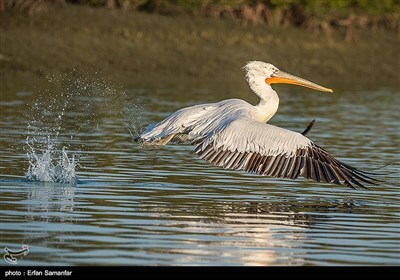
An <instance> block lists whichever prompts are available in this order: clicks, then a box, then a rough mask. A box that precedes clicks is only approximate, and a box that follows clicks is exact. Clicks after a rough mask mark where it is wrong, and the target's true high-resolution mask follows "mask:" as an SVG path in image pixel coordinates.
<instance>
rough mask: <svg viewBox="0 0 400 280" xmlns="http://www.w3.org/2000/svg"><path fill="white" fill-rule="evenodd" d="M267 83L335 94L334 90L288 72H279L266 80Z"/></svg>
mask: <svg viewBox="0 0 400 280" xmlns="http://www.w3.org/2000/svg"><path fill="white" fill-rule="evenodd" d="M265 82H266V83H267V84H268V85H270V84H291V85H297V86H303V87H308V88H311V89H315V90H319V91H325V92H333V90H332V89H330V88H326V87H323V86H320V85H317V84H314V83H313V82H310V81H307V80H305V79H302V78H299V77H296V76H294V75H291V74H289V73H286V72H283V71H280V70H279V71H278V72H276V73H274V74H272V75H271V77H269V78H266V79H265Z"/></svg>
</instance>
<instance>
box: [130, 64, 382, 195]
mask: <svg viewBox="0 0 400 280" xmlns="http://www.w3.org/2000/svg"><path fill="white" fill-rule="evenodd" d="M244 70H245V72H246V80H247V82H248V83H249V86H250V89H251V90H252V91H253V92H254V93H255V94H257V96H258V97H259V98H260V102H259V103H258V105H256V106H253V105H251V104H249V103H247V102H246V101H243V100H240V99H228V100H223V101H221V102H217V103H209V104H202V105H195V106H191V107H187V108H183V109H181V110H178V111H177V112H175V113H172V114H171V115H169V116H168V117H167V118H165V119H164V120H162V121H161V122H159V123H157V124H150V125H149V126H147V127H146V129H145V130H144V132H143V133H142V134H140V135H139V136H138V137H136V138H135V141H136V142H140V143H141V145H142V146H156V147H157V146H159V147H161V146H164V145H166V144H167V143H168V142H175V143H182V142H187V141H188V142H190V143H191V144H192V145H194V146H195V150H194V151H195V153H196V154H197V155H198V156H199V157H200V158H201V159H205V160H206V161H208V162H209V163H211V164H214V165H218V166H222V167H223V168H227V169H235V170H244V171H246V172H251V173H257V174H259V175H266V176H273V177H279V178H290V179H296V178H297V177H299V176H302V177H304V178H307V179H312V180H314V181H317V182H327V183H334V184H338V185H346V186H348V187H351V188H355V187H361V188H366V187H365V186H364V184H365V183H369V184H375V183H374V181H378V180H376V179H373V178H371V177H369V176H368V175H370V174H373V173H370V172H365V171H361V170H358V169H356V168H353V167H351V166H349V165H347V164H345V163H343V162H341V161H339V160H337V159H335V158H334V157H333V156H331V155H330V154H328V152H327V151H326V150H324V149H323V148H321V147H319V146H318V145H316V144H315V143H314V142H312V141H311V140H310V139H308V138H307V137H305V134H307V132H308V131H309V129H310V128H311V126H312V125H313V122H312V123H311V124H310V125H309V126H308V127H307V129H306V130H305V131H304V132H303V133H298V132H293V131H290V130H287V129H283V128H280V127H276V126H273V125H270V124H266V122H267V121H268V120H270V119H271V118H272V116H273V115H274V114H275V113H276V111H277V110H278V105H279V97H278V94H277V93H276V91H275V90H273V89H272V87H271V85H272V84H274V83H285V84H294V85H299V86H304V87H308V88H311V89H315V90H319V91H324V92H333V91H332V90H331V89H329V88H325V87H322V86H319V85H317V84H314V83H312V82H310V81H307V80H305V79H302V78H299V77H296V76H294V75H291V74H288V73H286V72H283V71H281V70H279V69H278V68H276V67H275V66H274V65H272V64H270V63H265V62H262V61H250V62H248V63H247V64H246V65H245V66H244ZM367 174H368V175H367Z"/></svg>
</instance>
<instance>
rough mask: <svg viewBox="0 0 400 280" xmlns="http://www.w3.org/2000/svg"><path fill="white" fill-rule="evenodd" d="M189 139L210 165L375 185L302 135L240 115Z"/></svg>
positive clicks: (362, 173)
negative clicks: (218, 127) (222, 125)
mask: <svg viewBox="0 0 400 280" xmlns="http://www.w3.org/2000/svg"><path fill="white" fill-rule="evenodd" d="M189 138H192V144H193V145H195V153H196V154H198V156H199V157H200V158H202V159H205V160H206V161H208V162H209V163H211V164H214V165H218V166H222V167H223V168H227V169H235V170H244V171H247V172H251V173H257V174H259V175H267V176H273V177H279V178H290V179H296V178H297V177H298V176H302V177H304V178H307V179H312V180H314V181H317V182H327V183H334V184H339V185H346V186H348V187H351V188H355V186H358V187H362V188H365V186H364V183H369V184H375V183H374V182H373V181H376V180H375V179H373V178H371V177H369V176H367V174H368V173H367V172H363V171H360V170H358V169H356V168H353V167H351V166H349V165H347V164H345V163H343V162H340V161H339V160H337V159H335V158H334V157H333V156H331V155H330V154H328V152H327V151H325V150H324V149H322V148H321V147H319V146H317V145H316V144H314V143H313V142H312V141H311V140H309V139H308V138H307V137H305V136H304V135H302V134H300V133H297V132H293V131H290V130H286V129H283V128H279V127H276V126H273V125H269V124H264V123H260V122H257V121H255V120H252V119H251V118H248V117H244V116H241V117H239V118H233V119H231V121H230V122H229V123H228V124H225V125H224V128H223V129H222V130H218V131H217V132H215V133H212V132H210V131H208V133H206V134H197V135H196V137H193V136H192V137H190V133H189Z"/></svg>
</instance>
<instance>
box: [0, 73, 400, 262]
mask: <svg viewBox="0 0 400 280" xmlns="http://www.w3.org/2000/svg"><path fill="white" fill-rule="evenodd" d="M54 84H56V85H54ZM276 89H277V91H278V92H279V93H280V97H281V102H280V109H279V111H278V113H277V115H276V116H275V117H274V118H273V119H272V120H271V123H272V124H275V125H278V126H282V127H285V128H288V129H292V130H295V131H303V129H304V128H305V127H306V126H307V125H308V123H309V122H310V121H311V120H312V119H316V124H315V125H314V128H313V129H312V130H311V132H310V134H309V135H308V137H310V138H311V139H312V140H314V141H315V142H316V143H317V144H319V145H321V146H322V147H324V148H326V149H327V150H328V151H330V152H331V153H332V154H334V155H335V156H337V157H338V158H339V159H341V160H343V161H345V162H348V163H350V164H353V165H355V166H357V167H359V168H360V169H364V170H374V169H377V170H378V172H383V173H385V174H387V175H383V176H380V177H379V178H380V179H383V180H384V181H385V183H384V184H381V185H377V186H371V187H370V189H369V190H352V189H348V188H346V187H342V186H336V185H329V184H319V183H314V182H311V181H307V180H303V179H300V178H299V179H298V180H296V181H291V180H282V179H275V178H267V177H260V176H256V175H252V174H246V173H244V172H241V171H228V170H223V169H221V168H219V167H214V166H210V165H209V164H208V163H206V162H204V161H202V160H200V159H197V158H196V156H195V155H194V154H193V152H192V147H191V146H180V145H171V146H167V147H165V148H163V149H161V150H155V149H151V150H146V149H143V148H140V147H139V146H138V145H137V144H136V143H133V141H132V136H131V134H130V132H129V131H132V133H133V134H135V131H139V130H140V128H141V127H143V126H144V125H145V124H147V123H150V122H155V121H159V120H161V119H162V118H163V117H165V116H166V115H167V114H169V113H171V112H173V111H175V110H177V109H179V108H181V107H184V106H188V105H192V104H199V103H205V102H215V101H219V100H222V99H226V98H242V99H246V100H255V99H254V98H253V97H252V96H251V95H252V94H251V93H250V92H249V91H247V90H246V89H245V88H243V89H241V90H236V91H228V90H225V91H224V90H220V89H213V88H203V89H193V88H168V89H162V90H149V89H132V90H128V91H125V92H123V91H121V90H118V89H115V88H113V87H112V86H109V85H107V83H100V82H96V83H92V82H90V81H82V82H80V83H75V84H74V83H72V85H71V83H70V84H69V85H68V83H67V84H65V83H53V85H52V86H51V87H50V88H49V89H48V90H47V91H42V92H39V93H38V92H24V91H21V92H16V93H7V94H6V93H2V97H1V103H0V116H1V119H0V124H1V132H0V151H1V158H0V199H1V209H0V210H1V228H0V232H1V240H0V241H1V242H0V249H1V250H2V251H3V248H4V247H8V248H9V249H13V250H19V249H21V247H22V246H23V245H28V246H29V253H28V254H27V255H26V256H23V257H17V258H18V265H400V211H399V210H400V197H399V194H400V193H399V190H400V189H399V177H400V172H399V162H400V156H399V148H400V140H399V139H400V127H399V120H400V113H399V109H398V108H400V102H399V97H398V96H399V94H400V92H399V90H398V89H392V90H390V89H376V90H361V89H358V90H340V89H339V90H336V92H335V94H324V93H318V92H313V91H310V90H308V89H302V88H295V87H277V88H276ZM128 127H129V129H128ZM27 143H28V144H29V145H28V144H27ZM49 145H53V146H52V148H50V146H49ZM63 147H65V148H64V149H65V154H64V156H63V154H62V152H61V150H62V148H63ZM32 149H33V150H32ZM46 152H47V153H48V154H47V159H46V158H44V157H43V153H46ZM27 155H29V156H30V160H31V163H30V161H29V159H28V156H27ZM34 156H36V157H38V158H37V159H35V158H34ZM37 160H41V162H39V163H38V161H37ZM63 160H64V161H63ZM72 160H74V161H75V162H72ZM76 162H77V164H76ZM35 164H36V165H35ZM38 164H39V165H40V166H39V165H38ZM46 164H47V165H46ZM57 165H58V166H57ZM385 165H388V166H386V167H383V166H385ZM29 167H31V174H30V178H31V180H29V179H28V178H27V172H28V169H29ZM33 167H35V168H36V169H35V168H33ZM382 167H383V168H382ZM32 168H33V169H32ZM40 168H41V169H40ZM39 169H40V170H39ZM55 175H57V176H55ZM46 176H47V177H46ZM28 177H29V176H28ZM61 177H62V178H61ZM46 178H47V179H46ZM60 178H61V179H60ZM70 179H71V180H70ZM75 179H76V180H77V182H74V180H75ZM44 181H47V182H44ZM54 181H60V182H54ZM68 181H71V182H70V183H68ZM3 253H4V251H3ZM0 264H1V265H7V263H6V262H5V261H4V259H3V258H1V260H0Z"/></svg>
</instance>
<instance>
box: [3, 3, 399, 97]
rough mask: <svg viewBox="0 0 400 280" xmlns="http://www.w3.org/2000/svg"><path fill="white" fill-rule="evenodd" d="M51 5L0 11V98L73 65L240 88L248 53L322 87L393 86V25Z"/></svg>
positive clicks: (151, 79) (132, 81)
mask: <svg viewBox="0 0 400 280" xmlns="http://www.w3.org/2000/svg"><path fill="white" fill-rule="evenodd" d="M220 2H221V3H222V1H220ZM238 2H239V1H238ZM271 2H273V1H271ZM287 2H290V1H287ZM47 8H48V11H47V12H42V13H37V14H35V15H34V16H31V17H29V16H26V15H25V14H24V13H14V12H5V13H2V14H1V21H0V39H1V41H0V46H1V48H0V83H1V95H2V96H1V98H3V97H4V96H5V95H8V94H13V93H15V91H17V90H23V89H26V90H32V89H33V88H35V87H40V86H44V83H45V81H46V78H47V77H48V76H49V75H52V74H68V75H74V74H73V73H77V72H83V73H87V74H89V75H90V73H94V72H101V74H97V75H103V76H104V77H106V78H107V79H110V80H112V81H115V82H116V83H118V84H120V85H122V86H124V87H135V88H137V87H152V88H163V87H167V86H177V85H185V86H189V85H190V86H194V87H198V88H202V87H206V86H209V85H210V84H214V85H217V86H218V85H219V86H221V87H224V88H227V87H231V88H238V87H240V88H243V90H245V89H246V88H247V85H246V83H245V82H244V79H243V73H242V71H241V70H240V68H241V67H242V66H243V64H244V63H245V62H246V61H248V60H254V59H258V60H264V61H269V62H272V63H274V64H275V65H276V66H278V67H280V68H281V69H283V70H287V71H290V72H291V73H293V74H297V75H301V76H303V77H305V78H309V79H311V80H315V81H318V82H320V83H321V84H324V85H326V86H328V87H335V88H337V87H338V86H339V85H340V84H342V85H346V84H347V85H349V84H351V85H352V86H353V87H354V86H363V87H365V86H370V85H373V86H399V76H398V69H399V68H400V62H399V59H398V46H399V45H400V38H399V36H398V33H397V32H395V31H392V30H385V29H378V30H369V29H356V30H354V31H353V33H352V36H351V37H350V38H347V31H346V30H340V29H339V30H333V31H332V32H327V33H325V32H319V31H318V30H314V31H310V30H307V29H304V28H299V27H294V26H290V25H289V26H279V25H278V26H273V25H271V26H266V25H262V24H260V25H253V24H247V25H243V24H239V23H235V22H232V21H231V20H229V19H219V18H215V19H210V18H206V17H201V16H199V17H193V16H188V15H187V14H182V15H177V16H173V17H172V16H164V15H159V14H148V13H141V12H137V11H124V10H123V9H114V10H110V9H103V8H93V7H89V6H85V5H69V4H66V5H64V6H63V7H62V8H59V7H58V6H57V5H55V6H52V5H49V6H48V7H47ZM74 70H75V71H74Z"/></svg>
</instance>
